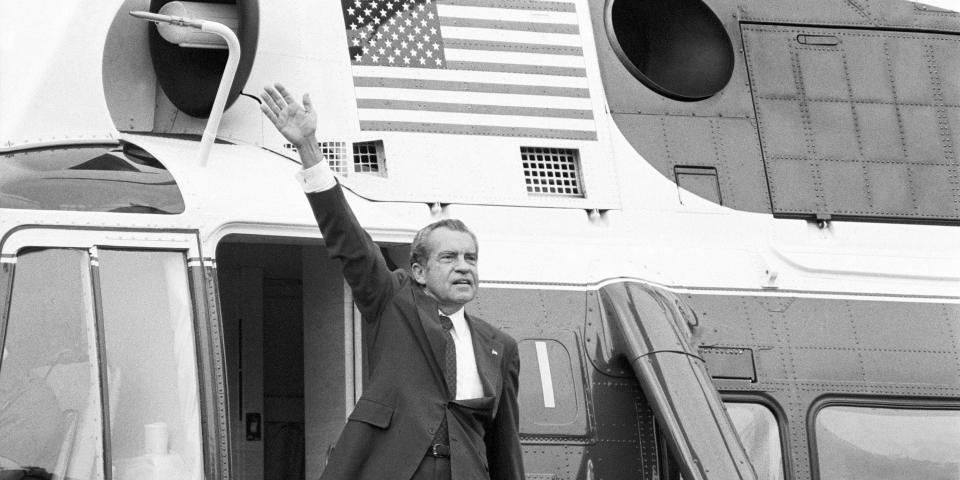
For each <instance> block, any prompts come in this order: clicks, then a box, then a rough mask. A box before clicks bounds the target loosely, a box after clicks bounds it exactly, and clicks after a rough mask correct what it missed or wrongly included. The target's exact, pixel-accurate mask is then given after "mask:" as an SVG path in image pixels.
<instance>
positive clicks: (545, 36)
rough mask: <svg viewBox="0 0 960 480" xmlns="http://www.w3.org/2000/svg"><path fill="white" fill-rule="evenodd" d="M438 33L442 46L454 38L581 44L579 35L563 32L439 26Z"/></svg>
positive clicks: (575, 45)
mask: <svg viewBox="0 0 960 480" xmlns="http://www.w3.org/2000/svg"><path fill="white" fill-rule="evenodd" d="M440 34H441V35H443V44H444V46H450V41H451V40H454V39H458V40H480V41H496V42H515V43H532V44H540V45H557V46H565V47H579V46H580V45H581V42H580V35H568V34H565V33H540V32H519V31H513V30H496V29H490V28H463V27H440Z"/></svg>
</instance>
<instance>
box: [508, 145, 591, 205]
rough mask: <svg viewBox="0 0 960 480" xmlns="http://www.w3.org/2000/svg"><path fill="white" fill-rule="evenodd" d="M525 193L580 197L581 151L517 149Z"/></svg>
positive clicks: (581, 189) (581, 182)
mask: <svg viewBox="0 0 960 480" xmlns="http://www.w3.org/2000/svg"><path fill="white" fill-rule="evenodd" d="M520 158H521V159H522V160H523V177H524V180H525V181H526V184H527V193H530V194H536V195H556V196H562V197H583V196H584V190H583V180H582V179H581V177H580V151H579V150H576V149H572V148H543V147H520Z"/></svg>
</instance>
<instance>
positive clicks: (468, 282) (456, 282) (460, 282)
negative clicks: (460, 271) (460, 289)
mask: <svg viewBox="0 0 960 480" xmlns="http://www.w3.org/2000/svg"><path fill="white" fill-rule="evenodd" d="M453 284H454V285H473V282H472V281H471V280H468V279H466V278H462V279H460V280H454V282H453Z"/></svg>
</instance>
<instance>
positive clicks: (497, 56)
mask: <svg viewBox="0 0 960 480" xmlns="http://www.w3.org/2000/svg"><path fill="white" fill-rule="evenodd" d="M444 55H446V56H447V60H448V61H451V62H488V63H514V64H517V65H543V66H548V67H573V68H582V67H583V66H584V64H583V57H570V56H566V55H546V54H542V53H517V52H490V51H486V50H457V49H453V48H451V49H448V50H447V51H446V52H444Z"/></svg>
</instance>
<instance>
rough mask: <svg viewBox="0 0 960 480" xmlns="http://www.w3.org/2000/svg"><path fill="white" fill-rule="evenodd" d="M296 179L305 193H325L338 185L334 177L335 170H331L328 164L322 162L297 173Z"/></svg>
mask: <svg viewBox="0 0 960 480" xmlns="http://www.w3.org/2000/svg"><path fill="white" fill-rule="evenodd" d="M296 177H297V181H298V182H300V186H301V187H303V192H304V193H316V192H323V191H325V190H330V189H331V188H333V187H334V186H335V185H336V184H337V178H336V177H334V176H333V170H330V167H329V166H328V165H327V162H320V163H318V164H316V165H314V166H312V167H310V168H308V169H305V170H300V171H299V172H297V173H296Z"/></svg>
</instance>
